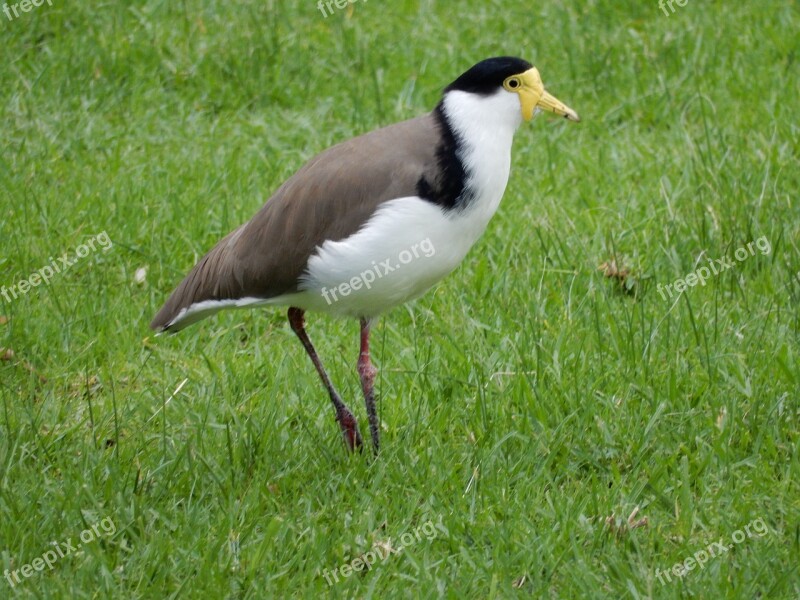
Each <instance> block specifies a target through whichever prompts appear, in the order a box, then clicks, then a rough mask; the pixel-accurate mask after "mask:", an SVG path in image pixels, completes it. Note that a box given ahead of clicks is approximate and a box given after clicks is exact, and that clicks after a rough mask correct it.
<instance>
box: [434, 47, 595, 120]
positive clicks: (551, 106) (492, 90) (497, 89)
mask: <svg viewBox="0 0 800 600" xmlns="http://www.w3.org/2000/svg"><path fill="white" fill-rule="evenodd" d="M454 91H460V92H467V93H472V94H478V95H480V96H484V97H493V98H497V97H499V98H500V99H501V100H502V99H507V98H506V96H507V95H508V94H510V95H511V97H516V98H518V99H519V108H520V111H521V115H522V118H523V119H524V120H525V121H530V120H531V119H533V117H534V116H535V115H536V114H538V113H539V112H551V113H554V114H556V115H559V116H562V117H564V118H566V119H567V120H568V121H574V122H576V123H577V122H578V121H580V120H581V119H580V117H579V116H578V113H576V112H575V111H574V110H572V109H571V108H570V107H569V106H567V105H566V104H564V103H563V102H561V101H560V100H559V99H558V98H556V97H555V96H553V95H551V94H550V93H548V92H547V91H546V90H545V89H544V84H542V78H541V76H540V75H539V70H538V69H537V68H536V67H534V66H533V65H531V64H530V63H529V62H527V61H525V60H522V59H521V58H513V57H510V56H501V57H497V58H489V59H487V60H484V61H481V62H479V63H478V64H476V65H475V66H474V67H472V68H471V69H469V70H468V71H466V72H465V73H464V74H463V75H461V76H460V77H459V78H458V79H456V80H455V81H454V82H453V83H451V84H450V85H449V86H447V88H446V89H445V94H447V93H448V92H454Z"/></svg>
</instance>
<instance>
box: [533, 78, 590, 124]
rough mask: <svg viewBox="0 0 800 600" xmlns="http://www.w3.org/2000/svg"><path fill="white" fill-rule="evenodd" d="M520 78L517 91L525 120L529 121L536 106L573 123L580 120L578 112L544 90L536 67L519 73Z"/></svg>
mask: <svg viewBox="0 0 800 600" xmlns="http://www.w3.org/2000/svg"><path fill="white" fill-rule="evenodd" d="M520 79H521V80H522V85H521V86H520V88H519V92H518V93H519V98H520V102H521V103H522V117H523V118H524V119H525V120H526V121H530V120H531V119H532V118H533V116H534V114H535V110H536V109H537V108H538V109H540V110H543V111H547V112H552V113H555V114H557V115H560V116H562V117H564V118H566V119H567V120H568V121H574V122H575V123H578V122H579V121H580V120H581V118H580V117H579V116H578V113H576V112H575V111H574V110H572V109H571V108H570V107H569V106H567V105H566V104H564V103H563V102H561V100H559V99H558V98H556V97H555V96H553V95H551V94H549V93H547V92H546V91H545V89H544V84H543V83H542V78H541V77H540V76H539V70H538V69H537V68H536V67H533V68H532V69H529V70H527V71H525V72H524V73H523V74H522V75H520Z"/></svg>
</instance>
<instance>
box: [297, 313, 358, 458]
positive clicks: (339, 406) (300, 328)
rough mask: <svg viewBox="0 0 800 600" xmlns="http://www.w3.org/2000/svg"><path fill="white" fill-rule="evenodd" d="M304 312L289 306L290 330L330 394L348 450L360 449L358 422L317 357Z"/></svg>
mask: <svg viewBox="0 0 800 600" xmlns="http://www.w3.org/2000/svg"><path fill="white" fill-rule="evenodd" d="M304 314H305V312H304V311H303V310H301V309H299V308H294V307H292V308H290V309H289V325H290V326H291V328H292V331H294V332H295V334H297V337H298V338H300V342H302V344H303V347H304V348H305V349H306V353H307V354H308V356H309V357H310V358H311V362H313V363H314V367H315V368H316V369H317V373H319V376H320V379H322V383H323V384H324V385H325V389H326V390H328V394H330V397H331V402H333V407H334V409H336V420H337V421H338V422H339V427H341V429H342V434H344V441H345V443H346V444H347V447H348V448H349V449H350V450H355V449H356V448H358V449H359V450H360V449H361V446H362V441H361V434H360V433H359V431H358V422H357V421H356V418H355V417H354V416H353V413H351V412H350V409H349V408H347V406H346V405H345V403H344V402H342V399H341V398H340V397H339V394H338V393H337V392H336V389H335V388H334V387H333V384H332V383H331V380H330V377H328V373H327V372H326V371H325V367H323V366H322V361H321V360H320V359H319V356H318V355H317V351H316V350H315V349H314V346H313V345H312V344H311V340H310V339H309V337H308V334H307V333H306V328H305V319H304V318H303V315H304Z"/></svg>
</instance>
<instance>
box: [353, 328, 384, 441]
mask: <svg viewBox="0 0 800 600" xmlns="http://www.w3.org/2000/svg"><path fill="white" fill-rule="evenodd" d="M369 325H370V323H369V321H368V320H367V319H361V353H360V354H359V355H358V375H359V377H361V389H362V390H363V392H364V401H365V402H366V404H367V416H368V417H369V434H370V436H371V437H372V446H373V448H374V449H375V453H376V454H377V453H378V450H379V449H380V421H379V420H378V413H377V411H376V410H375V376H376V375H377V374H378V369H376V368H375V367H374V366H373V365H372V361H370V359H369Z"/></svg>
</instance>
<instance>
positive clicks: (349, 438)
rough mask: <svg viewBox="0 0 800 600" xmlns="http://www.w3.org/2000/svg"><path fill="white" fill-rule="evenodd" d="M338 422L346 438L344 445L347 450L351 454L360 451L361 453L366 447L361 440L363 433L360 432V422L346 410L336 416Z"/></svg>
mask: <svg viewBox="0 0 800 600" xmlns="http://www.w3.org/2000/svg"><path fill="white" fill-rule="evenodd" d="M336 420H337V421H338V422H339V427H340V428H341V429H342V435H343V436H344V443H345V444H346V445H347V449H348V450H350V451H351V452H355V451H356V450H358V451H359V452H360V451H361V450H362V449H363V447H364V442H363V440H362V439H361V432H359V430H358V421H356V418H355V417H354V416H353V413H351V412H350V411H349V410H347V409H345V410H343V411H340V412H339V413H338V414H337V415H336Z"/></svg>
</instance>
